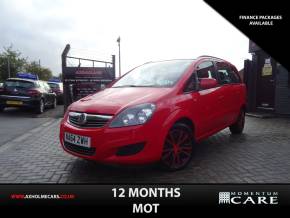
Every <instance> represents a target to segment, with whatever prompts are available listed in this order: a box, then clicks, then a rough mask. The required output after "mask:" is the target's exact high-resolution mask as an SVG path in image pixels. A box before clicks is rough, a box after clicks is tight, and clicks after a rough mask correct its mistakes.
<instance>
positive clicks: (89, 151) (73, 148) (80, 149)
mask: <svg viewBox="0 0 290 218" xmlns="http://www.w3.org/2000/svg"><path fill="white" fill-rule="evenodd" d="M64 147H65V148H66V149H68V150H70V151H73V152H75V153H78V154H82V155H87V156H92V155H94V154H95V152H96V148H86V147H82V146H79V145H74V144H71V143H69V142H64Z"/></svg>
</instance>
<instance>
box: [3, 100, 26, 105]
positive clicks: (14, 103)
mask: <svg viewBox="0 0 290 218" xmlns="http://www.w3.org/2000/svg"><path fill="white" fill-rule="evenodd" d="M6 104H8V105H22V104H23V102H22V101H6Z"/></svg>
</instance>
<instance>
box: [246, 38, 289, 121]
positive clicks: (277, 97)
mask: <svg viewBox="0 0 290 218" xmlns="http://www.w3.org/2000/svg"><path fill="white" fill-rule="evenodd" d="M249 52H250V53H251V54H252V60H245V68H244V82H245V83H246V86H247V91H248V92H247V111H248V112H270V113H274V114H289V115H290V72H289V71H287V70H286V69H285V68H284V67H283V66H282V65H281V64H279V63H278V62H277V61H276V60H274V59H273V58H272V57H271V56H270V55H268V54H267V53H266V52H265V51H263V50H262V49H261V48H259V47H258V46H257V45H256V44H255V43H253V42H252V41H250V43H249Z"/></svg>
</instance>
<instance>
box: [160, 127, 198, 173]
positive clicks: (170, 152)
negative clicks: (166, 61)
mask: <svg viewBox="0 0 290 218" xmlns="http://www.w3.org/2000/svg"><path fill="white" fill-rule="evenodd" d="M192 150H193V137H192V133H191V130H190V128H189V127H187V126H186V125H184V124H177V125H174V126H173V128H171V130H170V131H169V133H168V134H167V136H166V139H165V143H164V148H163V152H162V158H161V161H162V165H163V166H164V167H165V168H167V169H168V170H179V169H182V168H184V167H185V166H186V165H187V164H188V163H189V161H190V159H191V157H192Z"/></svg>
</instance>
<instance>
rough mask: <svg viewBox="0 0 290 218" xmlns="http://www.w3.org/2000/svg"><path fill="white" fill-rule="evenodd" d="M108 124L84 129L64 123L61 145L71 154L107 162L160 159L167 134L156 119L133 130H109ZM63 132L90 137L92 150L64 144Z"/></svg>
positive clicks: (121, 128)
mask: <svg viewBox="0 0 290 218" xmlns="http://www.w3.org/2000/svg"><path fill="white" fill-rule="evenodd" d="M151 121H152V122H151ZM108 125H109V124H107V125H106V126H104V127H103V128H93V129H85V128H78V127H75V126H73V125H71V124H70V123H68V122H67V121H65V120H63V121H62V123H61V126H60V142H61V145H62V147H63V149H64V150H65V151H67V152H68V153H70V154H73V155H75V156H78V157H81V158H86V159H91V160H96V161H99V162H104V163H118V164H145V163H150V162H155V161H158V160H160V158H161V153H162V149H163V142H164V138H165V136H166V135H165V133H164V132H163V131H162V130H160V129H161V128H160V126H158V125H155V124H154V121H153V120H150V122H148V123H146V124H145V125H138V126H131V127H120V128H109V127H108ZM64 132H69V133H72V134H77V135H82V136H87V137H91V148H89V149H86V148H84V149H83V148H80V147H78V146H76V145H71V144H69V143H67V142H64ZM64 143H65V144H64ZM130 146H131V147H130ZM131 148H132V149H131ZM130 152H131V154H130Z"/></svg>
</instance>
